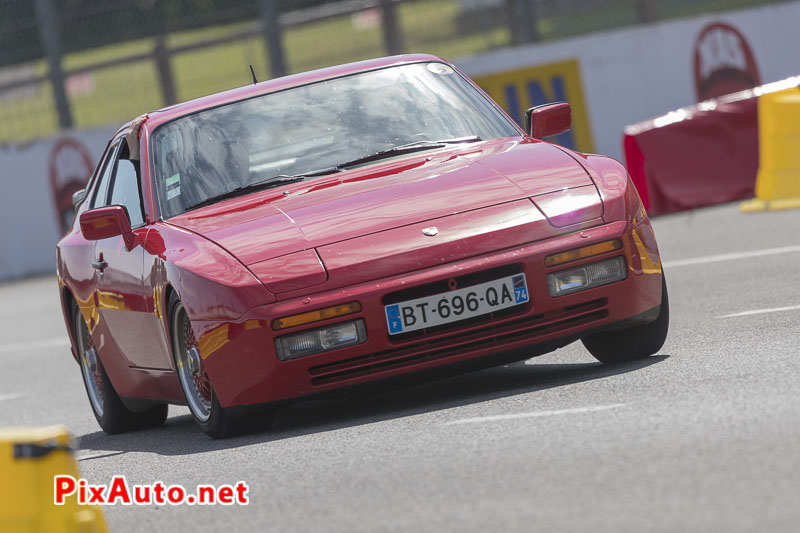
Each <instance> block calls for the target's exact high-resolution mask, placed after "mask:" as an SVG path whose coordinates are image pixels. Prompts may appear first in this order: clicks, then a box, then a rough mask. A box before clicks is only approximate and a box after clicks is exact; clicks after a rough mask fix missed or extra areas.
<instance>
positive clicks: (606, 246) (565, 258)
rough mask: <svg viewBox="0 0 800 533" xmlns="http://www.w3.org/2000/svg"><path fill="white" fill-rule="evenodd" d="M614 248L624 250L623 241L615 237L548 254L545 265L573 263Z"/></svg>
mask: <svg viewBox="0 0 800 533" xmlns="http://www.w3.org/2000/svg"><path fill="white" fill-rule="evenodd" d="M614 250H622V241H621V240H619V239H613V240H610V241H604V242H599V243H597V244H592V245H590V246H584V247H583V248H577V249H575V250H569V251H568V252H560V253H557V254H553V255H548V256H547V257H545V258H544V266H546V267H552V266H556V265H563V264H564V263H571V262H572V261H577V260H579V259H585V258H587V257H592V256H594V255H600V254H604V253H606V252H613V251H614Z"/></svg>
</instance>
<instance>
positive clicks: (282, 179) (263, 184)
mask: <svg viewBox="0 0 800 533" xmlns="http://www.w3.org/2000/svg"><path fill="white" fill-rule="evenodd" d="M340 170H341V169H339V168H338V167H326V168H321V169H319V170H312V171H310V172H303V173H302V174H294V175H288V174H278V175H277V176H272V177H271V178H267V179H265V180H261V181H257V182H255V183H248V184H247V185H242V186H241V187H236V188H235V189H231V190H230V191H228V192H225V193H222V194H219V195H217V196H212V197H211V198H206V199H205V200H203V201H202V202H198V203H196V204H194V205H192V206H190V207H187V208H186V211H191V210H192V209H199V208H201V207H205V206H207V205H211V204H215V203H217V202H221V201H222V200H227V199H229V198H235V197H237V196H241V195H243V194H247V193H248V192H254V191H257V190H263V189H269V188H271V187H277V186H278V185H285V184H287V183H295V182H297V181H303V180H304V179H306V178H310V177H314V176H324V175H325V174H333V173H334V172H339V171H340Z"/></svg>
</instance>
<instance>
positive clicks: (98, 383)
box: [72, 305, 169, 434]
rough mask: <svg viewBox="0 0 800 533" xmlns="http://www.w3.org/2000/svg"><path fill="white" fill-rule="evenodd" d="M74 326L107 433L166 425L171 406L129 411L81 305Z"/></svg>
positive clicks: (87, 379) (83, 371)
mask: <svg viewBox="0 0 800 533" xmlns="http://www.w3.org/2000/svg"><path fill="white" fill-rule="evenodd" d="M72 324H73V332H74V334H75V344H76V348H77V350H78V362H79V363H80V365H81V375H82V376H83V384H84V386H85V387H86V394H87V395H88V396H89V404H90V405H91V407H92V412H93V413H94V417H95V419H97V423H98V424H99V425H100V427H101V428H102V429H103V431H105V432H106V433H109V434H113V433H122V432H125V431H132V430H136V429H144V428H149V427H155V426H160V425H161V424H163V423H164V421H165V420H166V419H167V414H168V410H169V408H168V406H167V404H159V405H155V406H152V407H150V408H148V409H146V410H145V411H141V412H136V411H131V410H130V409H128V408H127V407H125V405H124V404H123V402H122V399H121V398H120V397H119V395H118V394H117V391H116V390H114V386H113V385H111V381H110V380H109V379H108V375H107V374H106V371H105V369H104V368H103V363H102V362H101V361H100V357H99V356H98V355H97V350H96V349H95V347H94V342H93V341H92V337H91V335H89V328H87V327H86V321H85V320H84V319H83V314H82V313H81V311H80V309H79V308H78V306H77V305H75V306H73V312H72Z"/></svg>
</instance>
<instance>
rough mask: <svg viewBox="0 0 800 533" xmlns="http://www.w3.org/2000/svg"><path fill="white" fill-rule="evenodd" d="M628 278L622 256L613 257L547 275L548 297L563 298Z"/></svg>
mask: <svg viewBox="0 0 800 533" xmlns="http://www.w3.org/2000/svg"><path fill="white" fill-rule="evenodd" d="M626 277H628V271H627V269H626V268H625V258H624V257H623V256H617V257H613V258H611V259H606V260H605V261H597V262H596V263H589V264H587V265H583V266H579V267H575V268H570V269H569V270H562V271H561V272H553V273H552V274H548V275H547V285H548V286H549V287H550V296H552V297H554V298H555V297H556V296H563V295H565V294H571V293H573V292H577V291H582V290H584V289H591V288H592V287H599V286H601V285H606V284H608V283H614V282H615V281H622V280H623V279H625V278H626Z"/></svg>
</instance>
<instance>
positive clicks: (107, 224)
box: [80, 205, 133, 247]
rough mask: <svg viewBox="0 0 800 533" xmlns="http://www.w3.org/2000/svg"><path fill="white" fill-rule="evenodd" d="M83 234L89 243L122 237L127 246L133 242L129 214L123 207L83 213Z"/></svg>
mask: <svg viewBox="0 0 800 533" xmlns="http://www.w3.org/2000/svg"><path fill="white" fill-rule="evenodd" d="M80 222H81V233H83V236H84V238H85V239H86V240H88V241H99V240H101V239H108V238H109V237H117V236H119V235H122V237H123V238H124V239H125V244H126V245H128V246H129V247H130V245H129V242H130V243H132V242H133V230H131V221H130V219H129V218H128V212H127V211H126V210H125V208H124V207H122V206H121V205H109V206H107V207H98V208H97V209H91V210H89V211H84V212H83V213H81V218H80Z"/></svg>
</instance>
